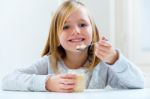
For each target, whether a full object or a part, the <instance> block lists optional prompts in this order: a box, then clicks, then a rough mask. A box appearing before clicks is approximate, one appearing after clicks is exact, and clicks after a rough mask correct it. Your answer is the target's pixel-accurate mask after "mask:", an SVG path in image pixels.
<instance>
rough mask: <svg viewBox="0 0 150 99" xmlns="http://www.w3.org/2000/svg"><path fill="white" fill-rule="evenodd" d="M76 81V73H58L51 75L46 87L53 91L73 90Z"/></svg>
mask: <svg viewBox="0 0 150 99" xmlns="http://www.w3.org/2000/svg"><path fill="white" fill-rule="evenodd" d="M75 83H76V75H75V74H58V75H53V76H50V77H49V78H48V80H47V82H46V86H45V87H46V89H47V90H48V91H52V92H73V91H74V88H75Z"/></svg>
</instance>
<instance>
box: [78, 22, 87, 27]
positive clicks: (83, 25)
mask: <svg viewBox="0 0 150 99" xmlns="http://www.w3.org/2000/svg"><path fill="white" fill-rule="evenodd" d="M79 26H80V27H86V26H87V24H84V23H82V24H79Z"/></svg>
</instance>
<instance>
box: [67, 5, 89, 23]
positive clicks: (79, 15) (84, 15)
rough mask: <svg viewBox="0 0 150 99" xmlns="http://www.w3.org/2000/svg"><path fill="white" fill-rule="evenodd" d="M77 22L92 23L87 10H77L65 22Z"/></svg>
mask: <svg viewBox="0 0 150 99" xmlns="http://www.w3.org/2000/svg"><path fill="white" fill-rule="evenodd" d="M75 20H84V21H88V22H90V19H89V15H88V12H87V10H86V9H84V8H82V7H80V8H78V9H75V10H74V11H73V12H72V13H71V14H70V15H69V16H68V18H67V19H66V21H65V22H70V21H75Z"/></svg>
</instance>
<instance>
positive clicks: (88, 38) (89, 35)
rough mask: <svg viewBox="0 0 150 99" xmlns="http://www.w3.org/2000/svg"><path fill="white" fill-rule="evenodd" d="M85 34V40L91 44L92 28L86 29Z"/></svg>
mask: <svg viewBox="0 0 150 99" xmlns="http://www.w3.org/2000/svg"><path fill="white" fill-rule="evenodd" d="M86 32H87V40H88V41H89V42H91V41H92V35H93V32H92V28H89V29H87V31H86Z"/></svg>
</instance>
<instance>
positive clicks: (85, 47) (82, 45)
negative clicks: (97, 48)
mask: <svg viewBox="0 0 150 99" xmlns="http://www.w3.org/2000/svg"><path fill="white" fill-rule="evenodd" d="M96 43H98V42H95V43H92V44H88V45H85V44H81V45H79V46H77V47H76V50H78V51H84V50H85V49H87V48H88V47H90V46H93V45H94V44H96Z"/></svg>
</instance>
